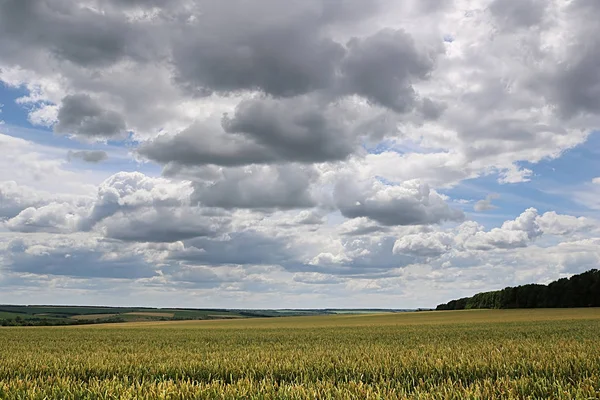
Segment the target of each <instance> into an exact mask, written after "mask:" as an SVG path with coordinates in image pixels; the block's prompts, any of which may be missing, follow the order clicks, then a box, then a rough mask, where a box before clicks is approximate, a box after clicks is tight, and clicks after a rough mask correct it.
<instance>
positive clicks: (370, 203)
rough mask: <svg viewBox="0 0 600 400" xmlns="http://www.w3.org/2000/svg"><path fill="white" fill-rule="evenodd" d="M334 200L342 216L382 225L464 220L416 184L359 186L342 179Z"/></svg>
mask: <svg viewBox="0 0 600 400" xmlns="http://www.w3.org/2000/svg"><path fill="white" fill-rule="evenodd" d="M334 201H335V204H336V206H337V207H338V208H339V210H340V211H341V213H342V215H344V216H345V217H347V218H357V217H367V218H370V219H372V220H375V221H377V222H379V223H380V224H382V225H423V224H437V223H440V222H443V221H448V220H449V221H458V220H462V219H463V218H464V214H463V213H462V212H461V211H460V210H457V209H453V208H450V207H449V206H448V204H447V203H446V202H445V201H444V200H443V199H442V198H441V197H440V196H439V195H438V194H437V193H436V192H433V191H431V190H430V189H429V186H427V185H421V184H419V183H415V182H408V183H406V184H405V185H404V186H402V185H395V186H394V185H385V184H383V183H381V182H378V181H372V182H370V183H367V184H366V185H363V186H362V187H361V186H360V185H357V184H356V183H352V182H351V181H349V180H341V181H340V182H338V184H337V185H336V187H335V189H334Z"/></svg>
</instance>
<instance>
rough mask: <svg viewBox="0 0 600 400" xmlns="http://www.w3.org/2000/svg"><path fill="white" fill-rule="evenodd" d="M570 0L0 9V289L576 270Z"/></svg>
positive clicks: (235, 296)
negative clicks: (0, 55) (0, 105)
mask: <svg viewBox="0 0 600 400" xmlns="http://www.w3.org/2000/svg"><path fill="white" fill-rule="evenodd" d="M599 13H600V2H597V1H595V0H491V1H490V0H477V1H475V0H439V1H436V0H402V1H389V0H373V1H363V0H289V1H285V2H283V1H280V0H253V1H249V0H229V1H227V2H223V1H217V0H182V1H177V2H175V1H167V0H102V1H101V0H80V1H76V2H75V1H72V0H31V1H29V0H27V1H23V0H0V54H2V57H1V58H0V104H2V107H1V108H0V110H1V113H0V121H2V123H1V124H0V288H1V290H0V303H11V304H81V305H130V306H134V305H135V306H155V307H198V308H201V307H219V308H327V307H329V308H334V307H335V308H370V307H378V308H417V307H434V306H435V305H436V304H439V303H442V302H446V301H448V300H451V299H454V298H458V297H463V296H468V295H472V294H475V293H477V292H480V291H485V290H494V289H500V288H503V287H506V286H514V285H519V284H526V283H533V282H536V283H548V282H550V281H552V280H555V279H557V278H561V277H568V276H571V275H573V274H576V273H580V272H583V271H586V270H588V269H591V268H596V267H598V266H599V265H600V135H599V134H598V133H597V130H598V129H599V128H600V69H598V67H597V66H598V63H599V62H600V39H599V38H600V25H598V24H597V21H596V19H597V18H595V16H596V15H599Z"/></svg>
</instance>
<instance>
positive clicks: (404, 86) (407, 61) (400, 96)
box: [341, 29, 439, 113]
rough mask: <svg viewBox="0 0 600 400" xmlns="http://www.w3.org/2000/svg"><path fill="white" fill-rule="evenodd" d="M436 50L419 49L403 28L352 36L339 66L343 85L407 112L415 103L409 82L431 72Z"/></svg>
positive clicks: (375, 100) (400, 111)
mask: <svg viewBox="0 0 600 400" xmlns="http://www.w3.org/2000/svg"><path fill="white" fill-rule="evenodd" d="M438 51H439V50H438ZM436 53H437V52H436V51H431V52H429V53H423V52H421V51H419V50H418V49H417V47H416V45H415V43H414V40H413V38H412V36H411V35H410V34H408V33H406V32H404V31H403V30H392V29H384V30H381V31H379V32H377V33H376V34H374V35H372V36H369V37H367V38H364V39H358V38H354V39H352V40H350V42H349V43H348V54H347V56H346V58H345V59H344V61H343V63H342V65H341V70H342V75H343V78H342V85H344V86H345V88H344V90H347V91H348V92H350V93H356V94H358V95H360V96H363V97H365V98H366V99H368V100H370V101H373V102H374V103H377V104H380V105H382V106H385V107H388V108H390V109H392V110H394V111H396V112H399V113H404V112H407V111H410V110H411V109H412V108H413V107H414V105H415V102H416V92H415V90H414V88H413V86H412V83H413V82H414V81H418V80H422V79H425V78H426V77H427V75H428V73H429V72H431V71H432V69H433V67H434V61H435V56H436Z"/></svg>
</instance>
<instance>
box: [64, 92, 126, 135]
mask: <svg viewBox="0 0 600 400" xmlns="http://www.w3.org/2000/svg"><path fill="white" fill-rule="evenodd" d="M57 119H58V122H57V123H56V125H54V131H55V132H59V133H64V134H73V135H78V136H81V137H90V138H99V137H111V136H118V135H122V134H123V133H124V132H125V129H126V127H125V120H124V119H123V117H122V116H121V115H120V114H119V113H117V112H114V111H110V110H106V109H104V108H103V107H102V106H101V105H99V104H98V103H97V102H96V101H95V100H93V99H92V98H91V97H90V96H88V95H87V94H76V95H68V96H65V98H63V99H62V102H61V106H60V108H59V110H58V116H57Z"/></svg>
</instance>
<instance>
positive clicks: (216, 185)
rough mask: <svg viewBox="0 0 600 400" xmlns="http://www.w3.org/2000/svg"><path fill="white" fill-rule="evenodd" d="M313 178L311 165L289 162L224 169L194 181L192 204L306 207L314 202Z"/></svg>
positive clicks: (234, 206)
mask: <svg viewBox="0 0 600 400" xmlns="http://www.w3.org/2000/svg"><path fill="white" fill-rule="evenodd" d="M316 177H317V173H316V171H314V170H312V169H311V168H306V167H300V166H293V165H284V166H276V167H272V166H254V167H245V168H225V169H223V170H222V172H221V176H220V177H219V179H217V180H216V181H213V182H206V181H201V182H197V183H195V184H194V194H193V195H192V203H195V202H196V201H199V202H200V203H201V204H202V205H203V206H207V207H222V208H279V209H291V208H309V207H312V206H314V205H316V200H315V199H314V198H313V196H312V194H311V184H312V182H313V181H314V180H315V178H316Z"/></svg>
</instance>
